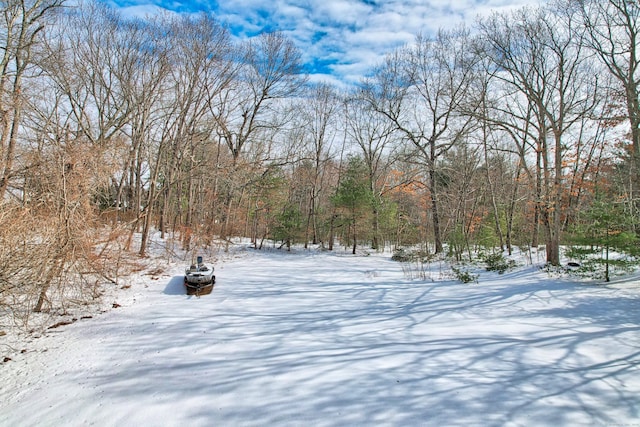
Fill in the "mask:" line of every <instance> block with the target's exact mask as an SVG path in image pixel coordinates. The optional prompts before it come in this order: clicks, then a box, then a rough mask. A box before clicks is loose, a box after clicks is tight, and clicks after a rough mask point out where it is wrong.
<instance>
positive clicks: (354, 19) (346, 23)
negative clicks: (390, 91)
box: [122, 0, 540, 83]
mask: <svg viewBox="0 0 640 427" xmlns="http://www.w3.org/2000/svg"><path fill="white" fill-rule="evenodd" d="M122 1H125V0H122ZM138 1H145V0H138ZM150 1H153V0H150ZM156 1H158V0H156ZM159 1H163V0H159ZM171 1H173V0H169V2H168V3H163V4H160V7H165V8H170V9H174V10H179V11H184V8H185V7H186V4H192V3H186V4H185V3H170V2H171ZM203 1H204V0H201V1H200V2H198V3H195V4H197V5H198V8H199V10H202V9H204V10H206V9H207V8H206V7H203V6H204V5H206V4H207V3H206V1H204V2H203ZM539 4H540V2H539V1H538V0H460V1H456V2H453V1H451V0H428V1H425V0H319V1H316V0H235V1H227V0H219V1H218V5H217V6H211V8H212V12H213V13H215V14H216V15H217V16H218V18H219V19H220V20H221V21H222V22H225V23H227V24H228V25H229V26H230V28H231V29H232V31H233V32H234V33H235V36H236V37H238V38H245V37H249V36H252V35H255V34H258V33H260V32H262V31H272V30H281V31H283V32H285V33H286V34H287V35H288V36H290V37H291V38H292V39H293V40H294V41H295V43H296V44H297V45H298V47H299V48H300V49H301V51H302V53H303V57H304V59H305V61H306V62H307V63H308V64H314V63H315V64H320V65H321V66H320V68H318V69H317V70H316V71H315V72H316V73H317V75H316V76H312V80H313V81H327V80H333V81H336V80H337V81H345V82H351V83H354V82H356V81H358V80H359V79H360V78H361V77H362V76H363V75H364V74H365V73H366V72H367V71H368V70H370V69H371V68H372V67H373V66H374V65H376V64H377V63H379V62H380V61H381V60H382V59H383V57H384V55H385V54H387V53H389V52H391V51H392V50H393V49H395V48H397V47H400V46H403V45H405V44H407V43H411V42H412V41H413V40H414V38H415V36H416V35H417V34H419V33H422V34H432V33H434V32H436V31H437V30H438V29H440V28H445V29H449V28H454V27H456V26H458V25H460V23H462V22H467V23H468V24H471V23H472V22H474V21H475V20H476V19H477V17H478V16H487V15H488V14H489V13H490V12H491V11H494V10H497V11H500V12H505V11H508V10H511V9H516V8H519V7H522V6H525V5H532V6H536V5H539ZM158 7H159V6H148V5H144V4H139V5H136V6H130V7H127V8H126V9H125V10H126V13H128V14H135V15H145V14H147V13H151V12H153V11H154V10H157V9H158Z"/></svg>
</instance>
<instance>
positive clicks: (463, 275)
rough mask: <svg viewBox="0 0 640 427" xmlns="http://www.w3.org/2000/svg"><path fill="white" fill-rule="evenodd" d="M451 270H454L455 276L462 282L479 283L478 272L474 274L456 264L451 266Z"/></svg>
mask: <svg viewBox="0 0 640 427" xmlns="http://www.w3.org/2000/svg"><path fill="white" fill-rule="evenodd" d="M451 270H452V271H453V274H454V276H456V279H458V280H460V281H461V282H462V283H471V282H476V283H478V277H480V276H479V275H478V274H472V273H470V272H468V271H467V270H463V269H461V268H457V267H454V266H451Z"/></svg>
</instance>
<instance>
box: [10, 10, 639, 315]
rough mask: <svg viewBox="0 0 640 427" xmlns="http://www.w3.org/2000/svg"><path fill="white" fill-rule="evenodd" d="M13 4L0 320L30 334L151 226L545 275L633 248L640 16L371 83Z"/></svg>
mask: <svg viewBox="0 0 640 427" xmlns="http://www.w3.org/2000/svg"><path fill="white" fill-rule="evenodd" d="M0 7H1V9H2V21H1V23H0V37H1V38H2V42H1V45H2V48H3V49H2V56H1V59H0V194H2V199H1V200H2V202H1V205H0V308H1V309H2V310H6V311H16V312H17V313H22V314H21V316H22V317H20V318H23V319H25V321H26V320H27V319H28V313H29V312H32V311H43V310H52V309H59V305H60V304H64V303H66V302H68V301H71V300H74V301H77V300H87V299H92V298H97V297H99V284H100V283H104V282H105V281H108V282H112V283H118V276H119V274H121V271H120V269H122V268H126V266H127V265H128V266H132V265H133V264H135V256H139V257H144V256H145V255H146V254H147V251H148V246H147V245H148V243H149V236H150V235H151V233H152V232H154V231H156V230H157V231H158V232H160V233H162V236H163V238H172V239H175V240H176V241H178V242H180V244H181V245H182V247H183V248H185V249H187V250H194V251H195V250H198V249H199V248H203V247H220V248H224V247H226V246H227V245H229V244H230V243H231V239H232V238H236V237H245V238H249V239H251V241H252V243H253V244H254V246H255V247H256V248H261V247H263V245H265V244H266V242H274V243H273V244H275V245H276V246H277V247H281V248H290V247H291V245H294V244H301V245H305V247H306V246H308V245H320V246H321V247H323V248H325V249H328V250H332V249H333V248H334V246H335V245H341V246H344V247H348V248H350V249H351V250H352V251H353V252H354V253H355V252H356V250H357V248H358V247H362V248H372V249H376V250H377V249H384V248H394V249H395V248H401V247H409V246H414V245H420V246H421V247H423V248H424V249H425V251H427V252H428V253H436V254H439V253H448V254H449V255H451V256H453V257H455V258H457V259H460V258H461V257H463V256H464V254H470V253H471V252H473V251H475V250H477V249H478V248H485V249H487V248H490V249H493V248H502V249H505V250H508V251H509V252H510V251H512V249H513V248H514V247H520V248H529V247H539V246H544V248H545V250H546V259H547V262H548V263H549V264H550V265H559V264H560V258H561V254H560V248H561V247H562V246H563V245H568V244H570V243H571V242H578V241H579V242H581V243H580V244H582V245H594V246H599V245H606V248H607V250H609V249H612V250H613V249H618V250H624V251H627V252H629V253H633V252H634V250H635V249H634V248H636V247H637V236H638V233H639V228H640V221H639V219H640V216H639V214H638V209H639V207H640V202H639V200H640V198H639V196H638V195H639V192H640V190H639V186H640V165H639V162H640V160H639V158H640V130H639V129H640V100H639V93H638V90H639V87H640V84H639V79H640V70H639V69H638V53H639V52H638V46H637V37H638V35H639V34H638V31H639V27H638V24H639V22H638V20H639V18H640V6H639V5H638V4H637V2H635V1H631V0H606V1H595V0H594V1H591V0H557V1H554V2H551V3H549V4H547V5H545V6H540V7H538V8H525V9H520V10H515V11H513V12H511V13H493V14H491V15H490V16H486V17H484V18H481V19H479V20H478V21H477V22H476V23H475V24H474V25H473V26H470V27H468V28H458V29H455V30H445V29H442V30H440V31H439V32H438V33H437V34H433V35H427V34H418V35H416V38H415V41H414V42H413V43H411V44H409V45H407V46H402V47H400V48H398V49H397V50H395V51H394V52H391V53H389V54H388V55H387V57H386V58H385V60H384V61H383V62H382V63H381V64H378V66H376V67H374V68H373V69H371V70H370V73H369V75H368V76H366V77H365V78H363V79H362V81H361V82H360V84H359V85H358V86H357V87H335V86H332V85H330V84H328V83H325V82H315V81H312V79H310V76H308V75H307V74H306V69H305V64H304V63H303V59H302V58H303V56H302V53H301V52H300V51H299V49H298V48H297V47H296V46H295V44H294V43H293V41H292V40H290V39H289V38H288V37H287V36H286V35H285V34H284V33H279V32H271V33H262V34H259V35H257V36H255V37H253V38H250V39H247V40H243V41H238V40H237V39H235V38H234V37H233V36H232V34H230V32H229V29H228V28H227V27H226V26H225V25H224V23H222V22H219V21H218V20H217V18H216V17H215V16H212V15H209V14H204V13H202V14H199V15H195V16H187V15H185V16H180V15H170V14H167V15H158V16H154V17H150V18H148V19H144V20H142V19H137V18H130V17H125V16H123V15H121V14H119V12H118V11H117V10H115V9H112V8H111V7H109V6H107V5H105V4H103V3H100V2H93V1H88V2H84V3H80V4H77V5H76V4H73V5H65V4H64V2H63V0H8V1H4V2H2V3H0ZM602 201H608V202H611V203H609V204H607V203H602ZM596 208H597V212H598V215H595V214H594V215H587V214H584V213H585V212H592V211H593V210H594V209H596ZM608 208H610V212H607V211H606V210H607V209H608ZM612 215H615V216H618V217H619V216H621V215H622V216H624V217H625V221H617V222H616V223H615V227H614V226H606V227H605V234H604V235H603V234H602V230H601V228H598V226H597V224H596V222H597V221H598V218H600V219H601V218H611V217H612ZM594 230H597V231H594ZM611 230H612V231H611ZM610 231H611V232H610ZM611 233H613V234H611ZM589 236H592V237H593V240H591V241H590V240H589V239H586V240H585V238H588V237H589ZM594 236H595V237H594ZM603 236H604V237H603ZM617 236H624V238H618V237H617ZM618 241H620V242H623V244H622V243H621V244H620V245H618V247H616V243H615V242H618ZM603 242H604V243H603ZM134 255H135V256H134ZM130 268H133V267H130ZM54 299H55V301H56V302H53V300H54ZM60 301H62V303H61V302H60Z"/></svg>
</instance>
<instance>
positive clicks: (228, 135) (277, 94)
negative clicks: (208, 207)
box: [209, 32, 306, 238]
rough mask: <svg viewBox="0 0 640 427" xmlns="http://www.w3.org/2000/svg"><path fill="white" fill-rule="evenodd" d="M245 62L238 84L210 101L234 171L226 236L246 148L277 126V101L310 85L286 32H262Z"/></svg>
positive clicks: (227, 205) (215, 125)
mask: <svg viewBox="0 0 640 427" xmlns="http://www.w3.org/2000/svg"><path fill="white" fill-rule="evenodd" d="M238 52H242V54H241V56H239V57H238V58H237V61H238V63H239V64H240V69H239V70H238V74H237V78H236V79H234V82H233V84H230V85H229V86H228V87H227V88H225V89H224V90H222V91H220V93H219V94H217V96H215V97H210V100H209V109H210V114H211V116H212V118H213V128H214V129H215V132H216V133H217V137H218V138H220V140H221V141H222V142H223V144H224V145H226V147H227V148H228V149H229V153H230V155H231V157H232V170H231V171H230V173H229V180H228V182H227V195H226V198H225V202H224V203H225V217H224V218H223V220H222V222H223V229H222V231H221V236H222V237H223V238H225V237H226V234H227V233H228V231H229V221H230V219H231V208H232V199H233V195H234V192H235V190H236V189H237V186H236V185H235V184H240V183H235V182H234V179H235V178H236V177H235V175H236V171H235V169H236V168H238V167H239V166H240V165H239V160H240V157H241V155H242V153H243V150H245V149H246V145H247V144H249V143H251V142H252V138H254V137H255V136H256V134H257V133H259V132H260V130H262V129H265V128H269V127H272V126H273V120H272V119H273V118H274V117H275V115H274V114H273V110H272V109H273V108H275V107H276V106H277V101H278V100H282V99H285V98H287V97H290V96H293V95H294V94H295V93H296V92H297V91H298V90H299V89H300V88H301V87H302V86H303V85H304V83H305V82H306V77H305V76H304V74H303V73H302V63H301V54H300V52H299V50H298V49H297V48H296V47H295V46H294V44H293V43H292V42H291V40H289V39H288V38H287V37H286V36H285V35H284V34H282V33H277V32H276V33H263V34H261V35H260V36H258V37H256V38H255V39H251V40H249V41H248V42H246V44H244V45H243V46H241V47H240V49H239V50H238Z"/></svg>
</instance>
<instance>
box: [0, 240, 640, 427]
mask: <svg viewBox="0 0 640 427" xmlns="http://www.w3.org/2000/svg"><path fill="white" fill-rule="evenodd" d="M154 268H155V267H154ZM184 268H185V263H178V262H169V263H167V264H166V265H164V272H163V273H162V274H160V275H157V277H152V276H153V275H152V274H150V273H149V272H148V271H141V272H139V273H138V274H136V275H134V276H132V277H131V279H130V283H129V284H130V285H131V287H130V288H128V289H122V290H118V293H117V294H115V295H114V298H115V299H116V300H117V302H118V304H120V305H121V306H120V307H119V308H114V309H112V310H109V311H107V312H105V313H102V314H99V315H96V316H94V317H93V318H91V319H81V320H79V321H77V322H75V323H73V324H70V325H66V326H61V327H58V328H55V329H51V330H49V331H48V332H47V333H46V334H44V335H43V336H41V337H40V338H37V339H32V340H31V341H29V342H28V343H26V344H25V349H26V351H25V352H23V353H16V354H14V355H12V357H11V359H12V360H10V361H7V362H5V363H2V364H1V365H0V380H1V381H0V426H7V427H9V426H10V427H14V426H89V425H95V426H305V427H308V426H465V427H466V426H527V427H529V426H551V425H555V426H593V425H604V426H606V425H609V426H613V425H634V426H640V285H639V284H638V281H637V280H636V279H634V278H633V277H632V278H627V279H625V280H621V281H619V282H618V283H612V284H607V285H603V284H599V285H598V284H593V283H591V284H588V283H584V282H578V281H572V280H569V279H567V278H558V277H556V278H553V277H550V276H549V275H548V274H547V273H545V272H544V271H541V270H540V269H539V268H538V267H536V266H526V267H519V268H517V269H516V270H513V271H511V272H507V273H505V274H503V275H498V274H495V273H488V272H484V273H481V275H480V278H479V283H477V284H462V283H460V282H458V281H456V280H436V281H424V280H422V281H421V280H409V279H407V277H406V275H405V274H403V271H402V267H401V264H399V263H397V262H394V261H392V260H391V257H390V254H389V253H372V254H370V255H368V256H366V255H362V254H361V255H356V256H353V255H349V254H347V253H331V252H321V251H316V250H312V251H311V250H310V251H304V250H302V249H299V250H297V251H294V252H293V253H287V252H284V251H277V250H262V251H259V250H258V251H256V250H253V249H245V250H242V251H239V252H236V253H235V254H234V255H233V256H226V257H222V258H221V259H220V260H218V262H217V263H216V264H215V268H216V276H217V282H216V285H215V288H214V291H213V293H211V294H210V295H205V296H202V297H199V298H198V297H195V296H187V295H186V294H185V291H184V286H183V272H184ZM153 279H156V280H153ZM1 339H2V337H0V340H1Z"/></svg>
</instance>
